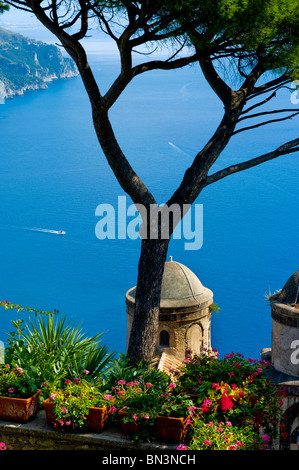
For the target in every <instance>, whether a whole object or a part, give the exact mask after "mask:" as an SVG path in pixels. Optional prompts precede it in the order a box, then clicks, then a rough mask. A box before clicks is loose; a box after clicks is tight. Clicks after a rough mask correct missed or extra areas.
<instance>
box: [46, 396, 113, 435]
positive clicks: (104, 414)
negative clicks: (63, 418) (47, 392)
mask: <svg viewBox="0 0 299 470" xmlns="http://www.w3.org/2000/svg"><path fill="white" fill-rule="evenodd" d="M43 407H44V409H45V413H46V420H47V423H48V424H49V425H51V426H53V425H54V424H55V416H54V403H53V402H52V401H51V400H50V399H49V398H47V399H46V400H45V401H44V402H43ZM108 419H109V408H108V407H107V406H104V407H102V408H95V407H91V408H89V411H88V416H87V429H88V430H89V431H93V432H101V431H103V429H104V427H105V425H106V424H107V421H108ZM78 430H79V431H80V429H77V431H78Z"/></svg>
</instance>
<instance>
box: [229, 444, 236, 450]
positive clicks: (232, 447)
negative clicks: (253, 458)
mask: <svg viewBox="0 0 299 470" xmlns="http://www.w3.org/2000/svg"><path fill="white" fill-rule="evenodd" d="M229 450H237V446H236V445H235V444H232V445H231V446H230V448H229Z"/></svg>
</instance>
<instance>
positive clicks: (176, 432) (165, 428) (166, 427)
mask: <svg viewBox="0 0 299 470" xmlns="http://www.w3.org/2000/svg"><path fill="white" fill-rule="evenodd" d="M186 433H187V418H172V417H168V416H157V418H156V423H155V438H156V439H157V440H158V441H162V442H173V443H176V442H180V441H181V440H182V439H183V438H184V437H185V436H186Z"/></svg>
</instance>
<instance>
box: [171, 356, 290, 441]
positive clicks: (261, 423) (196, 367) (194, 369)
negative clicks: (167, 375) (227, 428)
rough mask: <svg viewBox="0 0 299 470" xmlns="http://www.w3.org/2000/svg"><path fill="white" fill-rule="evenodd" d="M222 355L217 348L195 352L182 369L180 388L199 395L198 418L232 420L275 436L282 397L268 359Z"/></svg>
mask: <svg viewBox="0 0 299 470" xmlns="http://www.w3.org/2000/svg"><path fill="white" fill-rule="evenodd" d="M218 356H219V355H218V354H215V351H214V352H213V354H211V353H210V352H209V351H208V352H207V353H206V354H203V355H202V356H194V357H193V358H192V360H190V361H189V362H188V363H186V364H185V366H184V367H183V368H182V369H181V374H180V376H179V377H178V379H177V382H176V384H177V391H178V392H179V393H181V394H188V395H189V396H190V395H191V394H193V396H195V397H196V398H195V399H194V403H195V404H196V407H197V410H196V414H197V418H198V419H199V420H200V421H201V422H203V423H211V422H214V423H216V422H218V423H219V422H224V423H225V422H230V423H231V424H232V426H234V427H239V428H240V432H241V430H242V429H243V427H246V429H247V430H250V431H251V432H252V433H254V434H255V435H256V437H257V438H258V436H259V435H260V433H261V432H263V433H264V434H266V435H268V436H270V438H271V439H272V438H273V437H275V434H276V424H277V422H278V420H279V416H280V405H281V400H280V397H279V393H278V392H277V390H276V389H275V386H274V384H272V383H271V382H270V380H269V378H268V377H267V375H266V373H265V372H266V366H267V363H266V362H265V361H263V360H259V361H258V360H255V359H252V358H248V359H245V358H244V356H243V355H242V354H238V353H234V352H232V353H230V354H225V355H224V357H223V358H220V357H218ZM211 430H212V428H208V431H211ZM242 432H243V431H242ZM207 440H209V439H207Z"/></svg>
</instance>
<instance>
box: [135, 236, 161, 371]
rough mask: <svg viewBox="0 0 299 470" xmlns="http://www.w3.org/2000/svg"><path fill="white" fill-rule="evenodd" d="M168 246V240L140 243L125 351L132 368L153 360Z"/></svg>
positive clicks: (151, 240) (146, 240) (144, 240)
mask: <svg viewBox="0 0 299 470" xmlns="http://www.w3.org/2000/svg"><path fill="white" fill-rule="evenodd" d="M168 245H169V240H168V239H165V240H161V239H157V240H156V239H154V240H153V239H143V240H142V244H141V254H140V259H139V264H138V280H137V287H136V296H135V313H134V319H133V324H132V329H131V334H130V339H129V345H128V351H127V354H128V356H129V358H130V364H131V365H136V364H137V363H138V362H139V361H151V360H152V358H153V356H154V352H155V339H156V337H157V333H158V322H159V309H160V297H161V286H162V277H163V272H164V264H165V261H166V256H167V250H168Z"/></svg>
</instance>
